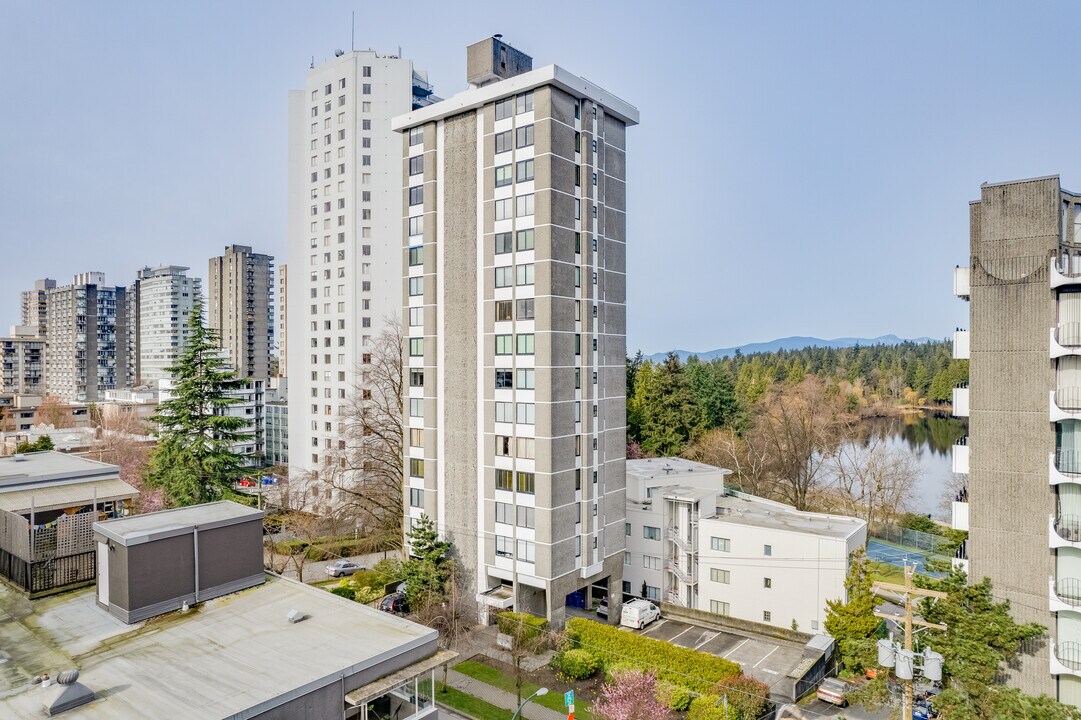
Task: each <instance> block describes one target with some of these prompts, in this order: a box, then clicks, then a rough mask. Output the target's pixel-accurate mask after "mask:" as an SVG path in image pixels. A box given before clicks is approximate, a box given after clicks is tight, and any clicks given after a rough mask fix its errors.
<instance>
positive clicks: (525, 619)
mask: <svg viewBox="0 0 1081 720" xmlns="http://www.w3.org/2000/svg"><path fill="white" fill-rule="evenodd" d="M498 622H499V632H501V633H503V634H504V635H514V634H516V633H517V632H518V628H519V627H521V628H522V629H523V632H522V633H521V637H522V639H528V638H534V637H536V636H538V635H540V634H541V633H542V632H544V631H545V629H546V628H547V627H548V621H547V620H545V619H544V618H542V617H537V616H536V615H530V614H529V613H524V612H514V611H513V610H507V611H506V612H501V613H499V620H498Z"/></svg>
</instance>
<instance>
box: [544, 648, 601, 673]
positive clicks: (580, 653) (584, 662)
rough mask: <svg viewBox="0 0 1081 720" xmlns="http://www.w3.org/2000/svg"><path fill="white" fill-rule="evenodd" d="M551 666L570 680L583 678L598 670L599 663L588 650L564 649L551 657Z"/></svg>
mask: <svg viewBox="0 0 1081 720" xmlns="http://www.w3.org/2000/svg"><path fill="white" fill-rule="evenodd" d="M552 667H553V668H555V669H556V670H558V671H559V672H561V673H563V675H565V676H566V677H568V678H570V679H571V680H585V679H586V678H587V677H590V676H591V675H593V674H594V673H595V672H597V671H598V670H600V667H601V663H600V661H599V660H597V658H596V657H595V656H594V655H593V653H591V652H589V651H588V650H575V649H571V650H564V651H563V652H561V653H559V654H558V655H556V656H555V657H553V658H552Z"/></svg>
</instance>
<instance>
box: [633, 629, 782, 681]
mask: <svg viewBox="0 0 1081 720" xmlns="http://www.w3.org/2000/svg"><path fill="white" fill-rule="evenodd" d="M636 632H640V633H641V634H642V635H645V636H647V637H651V638H655V639H657V640H665V641H667V642H670V643H672V644H674V645H679V646H681V647H686V648H693V649H695V650H701V651H702V652H708V653H712V654H713V655H716V656H718V657H722V658H725V659H726V660H731V661H732V662H735V663H739V665H740V667H741V668H743V672H745V673H746V674H748V675H750V676H751V677H753V678H755V679H756V680H758V681H760V682H763V683H765V684H766V685H769V686H770V687H773V684H774V683H776V682H777V681H778V680H780V679H781V678H782V677H784V676H785V675H787V674H788V671H789V670H791V669H792V668H793V667H795V665H796V663H798V662H799V659H800V657H801V656H802V655H803V649H802V648H801V647H799V646H798V645H794V644H788V643H778V642H775V641H771V640H768V639H766V638H751V637H747V636H744V635H737V634H735V633H731V632H726V631H723V630H712V629H709V628H703V627H698V626H696V625H691V624H690V623H686V622H683V621H681V620H669V619H666V618H662V619H660V620H658V621H656V622H654V623H652V624H650V625H648V626H646V628H645V629H643V630H640V631H636Z"/></svg>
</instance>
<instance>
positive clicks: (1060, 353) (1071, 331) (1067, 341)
mask: <svg viewBox="0 0 1081 720" xmlns="http://www.w3.org/2000/svg"><path fill="white" fill-rule="evenodd" d="M1048 345H1049V346H1050V348H1051V352H1050V353H1049V354H1050V355H1051V359H1052V360H1054V359H1055V358H1060V357H1066V356H1067V355H1078V356H1081V323H1075V322H1070V323H1062V324H1061V325H1059V326H1058V327H1053V328H1051V340H1050V342H1049V343H1048Z"/></svg>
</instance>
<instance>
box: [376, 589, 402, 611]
mask: <svg viewBox="0 0 1081 720" xmlns="http://www.w3.org/2000/svg"><path fill="white" fill-rule="evenodd" d="M379 609H380V610H382V611H383V612H388V613H394V614H396V615H405V614H407V613H408V612H409V601H408V600H406V599H405V593H391V594H390V595H387V596H386V597H385V598H383V600H382V602H380V603H379Z"/></svg>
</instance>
